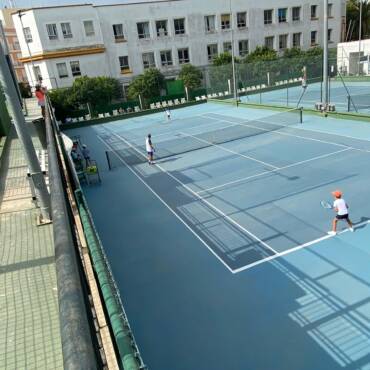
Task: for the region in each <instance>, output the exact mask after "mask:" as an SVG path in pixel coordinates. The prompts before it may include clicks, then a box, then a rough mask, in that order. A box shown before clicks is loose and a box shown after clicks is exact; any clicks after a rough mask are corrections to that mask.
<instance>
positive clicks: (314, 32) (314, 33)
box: [311, 31, 317, 46]
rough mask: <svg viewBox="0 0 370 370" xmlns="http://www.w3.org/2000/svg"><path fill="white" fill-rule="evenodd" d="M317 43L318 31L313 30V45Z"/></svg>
mask: <svg viewBox="0 0 370 370" xmlns="http://www.w3.org/2000/svg"><path fill="white" fill-rule="evenodd" d="M315 45H317V31H311V46H315Z"/></svg>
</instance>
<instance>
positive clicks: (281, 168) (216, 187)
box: [197, 148, 352, 194]
mask: <svg viewBox="0 0 370 370" xmlns="http://www.w3.org/2000/svg"><path fill="white" fill-rule="evenodd" d="M348 150H352V148H345V149H341V150H338V151H336V152H331V153H328V154H323V155H319V156H317V157H313V158H309V159H305V160H304V161H300V162H295V163H292V164H289V165H287V166H283V167H278V168H276V169H274V170H269V171H263V172H260V173H257V174H255V175H251V176H247V177H242V178H241V179H238V180H234V181H229V182H226V183H224V184H221V185H217V186H213V187H211V188H208V189H204V190H200V191H198V192H197V194H202V193H207V192H209V191H212V190H215V189H220V188H223V187H226V186H228V185H234V184H237V183H239V182H243V181H246V180H250V179H253V178H255V177H260V176H263V175H267V174H271V173H274V172H277V171H281V170H285V169H287V168H291V167H295V166H299V165H301V164H304V163H308V162H312V161H316V160H318V159H322V158H326V157H330V156H332V155H335V154H339V153H342V152H346V151H348Z"/></svg>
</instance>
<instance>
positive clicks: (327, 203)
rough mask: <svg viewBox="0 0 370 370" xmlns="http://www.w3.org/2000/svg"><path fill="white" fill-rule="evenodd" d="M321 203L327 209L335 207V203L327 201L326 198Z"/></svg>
mask: <svg viewBox="0 0 370 370" xmlns="http://www.w3.org/2000/svg"><path fill="white" fill-rule="evenodd" d="M320 204H321V207H323V208H325V209H333V205H332V204H331V203H329V202H327V201H326V200H322V201H321V202H320Z"/></svg>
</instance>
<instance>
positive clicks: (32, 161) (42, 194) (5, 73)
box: [0, 44, 50, 222]
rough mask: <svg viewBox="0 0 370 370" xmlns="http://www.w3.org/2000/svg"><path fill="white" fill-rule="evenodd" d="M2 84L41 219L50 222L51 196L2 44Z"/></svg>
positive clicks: (0, 47)
mask: <svg viewBox="0 0 370 370" xmlns="http://www.w3.org/2000/svg"><path fill="white" fill-rule="evenodd" d="M0 84H1V86H2V87H3V89H4V93H5V96H6V98H7V101H8V106H9V108H10V110H11V115H12V117H13V121H14V126H15V129H16V131H17V134H18V138H19V140H20V141H21V143H22V146H23V150H24V154H25V156H26V160H27V163H28V167H29V169H30V173H31V177H32V181H33V183H34V186H35V193H36V197H37V199H38V201H39V204H40V209H41V217H42V220H43V221H45V222H46V221H47V220H50V196H49V193H48V189H47V187H46V184H45V179H44V175H43V174H42V172H41V168H40V163H39V160H38V158H37V156H36V152H35V148H34V147H33V143H32V139H31V136H30V134H29V132H28V128H27V126H26V121H25V119H24V116H23V113H22V107H21V104H20V102H19V99H18V98H17V92H16V90H15V86H14V83H13V80H12V77H11V75H10V71H9V67H8V64H7V62H6V59H5V55H4V51H3V47H2V45H1V44H0Z"/></svg>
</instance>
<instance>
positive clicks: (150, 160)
mask: <svg viewBox="0 0 370 370" xmlns="http://www.w3.org/2000/svg"><path fill="white" fill-rule="evenodd" d="M145 148H146V152H147V153H148V163H149V164H153V163H154V161H153V153H154V146H153V144H152V135H150V134H148V136H147V137H146V139H145Z"/></svg>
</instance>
